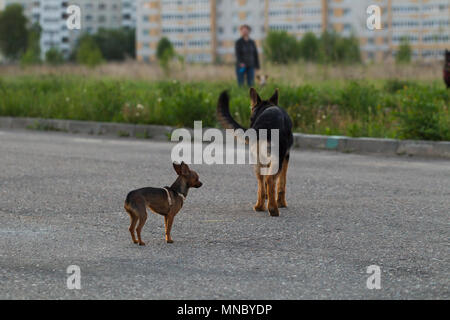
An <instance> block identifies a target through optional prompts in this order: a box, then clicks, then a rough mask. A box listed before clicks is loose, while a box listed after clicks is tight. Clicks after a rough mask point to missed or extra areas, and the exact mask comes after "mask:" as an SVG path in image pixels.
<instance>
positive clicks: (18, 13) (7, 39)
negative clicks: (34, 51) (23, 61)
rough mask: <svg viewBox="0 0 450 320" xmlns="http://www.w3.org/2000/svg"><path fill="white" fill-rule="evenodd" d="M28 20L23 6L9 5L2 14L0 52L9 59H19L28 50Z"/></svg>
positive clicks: (0, 20)
mask: <svg viewBox="0 0 450 320" xmlns="http://www.w3.org/2000/svg"><path fill="white" fill-rule="evenodd" d="M26 25H27V18H26V17H25V16H24V14H23V10H22V6H21V5H18V4H13V5H9V6H7V7H6V9H5V10H4V11H3V12H0V50H1V51H2V53H3V55H4V56H5V57H6V58H9V59H13V60H14V59H17V58H18V57H20V55H21V54H23V53H24V52H25V50H26V48H27V39H28V31H27V27H26Z"/></svg>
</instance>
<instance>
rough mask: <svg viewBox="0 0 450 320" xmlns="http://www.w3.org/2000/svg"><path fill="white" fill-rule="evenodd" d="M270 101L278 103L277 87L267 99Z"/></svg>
mask: <svg viewBox="0 0 450 320" xmlns="http://www.w3.org/2000/svg"><path fill="white" fill-rule="evenodd" d="M269 101H270V102H272V103H273V104H274V105H276V106H277V105H278V89H275V93H274V94H273V96H272V97H271V98H270V99H269Z"/></svg>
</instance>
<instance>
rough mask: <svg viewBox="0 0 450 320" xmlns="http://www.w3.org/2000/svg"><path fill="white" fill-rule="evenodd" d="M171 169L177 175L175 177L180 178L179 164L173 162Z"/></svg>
mask: <svg viewBox="0 0 450 320" xmlns="http://www.w3.org/2000/svg"><path fill="white" fill-rule="evenodd" d="M173 168H174V169H175V172H176V173H177V175H179V176H181V164H178V163H176V162H174V163H173Z"/></svg>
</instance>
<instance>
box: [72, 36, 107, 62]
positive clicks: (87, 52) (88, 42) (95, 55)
mask: <svg viewBox="0 0 450 320" xmlns="http://www.w3.org/2000/svg"><path fill="white" fill-rule="evenodd" d="M79 41H80V45H79V47H78V50H77V53H76V56H77V62H78V63H79V64H84V65H86V66H88V67H91V68H93V67H95V66H97V65H99V64H101V63H102V62H103V56H102V52H101V51H100V48H99V47H98V45H97V44H96V43H95V41H94V39H93V38H92V37H91V36H90V35H85V36H83V37H81V39H80V40H79Z"/></svg>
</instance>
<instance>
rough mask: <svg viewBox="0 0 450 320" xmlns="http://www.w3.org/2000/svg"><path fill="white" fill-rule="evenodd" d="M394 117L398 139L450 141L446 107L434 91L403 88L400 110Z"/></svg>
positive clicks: (448, 116) (449, 118) (449, 116)
mask: <svg viewBox="0 0 450 320" xmlns="http://www.w3.org/2000/svg"><path fill="white" fill-rule="evenodd" d="M447 103H448V101H447ZM396 116H397V118H398V120H399V136H400V138H403V139H419V140H450V113H449V111H448V105H445V101H444V100H442V99H441V98H440V97H439V94H438V91H437V90H436V89H431V90H426V89H424V88H405V89H404V90H403V91H402V92H401V100H400V109H399V111H398V112H397V113H396Z"/></svg>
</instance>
